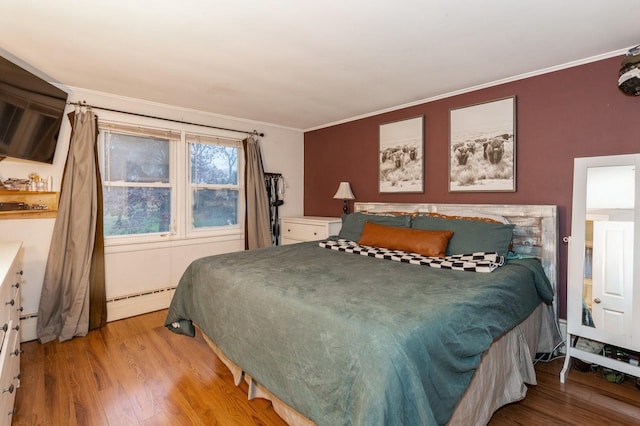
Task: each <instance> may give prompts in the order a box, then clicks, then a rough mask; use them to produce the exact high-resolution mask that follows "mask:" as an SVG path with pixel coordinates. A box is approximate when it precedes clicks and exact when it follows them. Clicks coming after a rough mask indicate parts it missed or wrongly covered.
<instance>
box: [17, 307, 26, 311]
mask: <svg viewBox="0 0 640 426" xmlns="http://www.w3.org/2000/svg"><path fill="white" fill-rule="evenodd" d="M16 311H18V312H22V311H24V307H23V306H20V307H19V308H18V309H16Z"/></svg>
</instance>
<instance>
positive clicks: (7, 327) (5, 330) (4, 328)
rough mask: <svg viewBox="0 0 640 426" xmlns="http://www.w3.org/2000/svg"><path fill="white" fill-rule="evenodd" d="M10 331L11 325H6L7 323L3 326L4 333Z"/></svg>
mask: <svg viewBox="0 0 640 426" xmlns="http://www.w3.org/2000/svg"><path fill="white" fill-rule="evenodd" d="M8 329H9V324H6V323H5V324H4V325H3V326H2V331H4V332H5V333H6V332H7V330H8Z"/></svg>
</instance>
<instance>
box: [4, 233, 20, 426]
mask: <svg viewBox="0 0 640 426" xmlns="http://www.w3.org/2000/svg"><path fill="white" fill-rule="evenodd" d="M21 247H22V243H19V242H10V243H0V284H1V285H0V340H1V342H2V344H1V345H0V392H1V393H0V426H4V425H10V424H11V419H12V418H13V414H14V402H15V399H16V390H17V388H19V387H20V353H21V351H20V311H21V310H22V309H21V307H20V285H21V281H22V267H21V264H20V248H21Z"/></svg>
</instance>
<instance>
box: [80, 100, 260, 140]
mask: <svg viewBox="0 0 640 426" xmlns="http://www.w3.org/2000/svg"><path fill="white" fill-rule="evenodd" d="M67 105H76V106H79V107H87V108H95V109H101V110H103V111H110V112H119V113H121V114H129V115H135V116H137V117H144V118H154V119H156V120H164V121H171V122H174V123H181V124H189V125H192V126H200V127H208V128H210V129H217V130H227V131H229V132H236V133H244V134H247V135H258V136H260V137H261V138H262V137H264V133H258V132H257V131H256V130H253V131H251V132H247V131H246V130H238V129H228V128H226V127H218V126H210V125H208V124H198V123H191V122H188V121H181V120H173V119H171V118H163V117H156V116H154V115H146V114H138V113H136V112H129V111H122V110H119V109H111V108H104V107H99V106H95V105H89V104H88V103H86V102H85V101H82V102H67Z"/></svg>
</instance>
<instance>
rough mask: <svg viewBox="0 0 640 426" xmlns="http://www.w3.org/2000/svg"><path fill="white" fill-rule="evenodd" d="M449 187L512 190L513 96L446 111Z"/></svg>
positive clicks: (514, 160) (472, 189) (453, 189)
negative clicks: (447, 114) (448, 112)
mask: <svg viewBox="0 0 640 426" xmlns="http://www.w3.org/2000/svg"><path fill="white" fill-rule="evenodd" d="M449 130H450V135H449V191H450V192H458V191H460V192H464V191H484V192H501V191H506V192H508V191H511V192H513V191H515V190H516V181H515V176H516V173H515V172H516V170H515V164H516V155H515V154H516V132H515V97H509V98H505V99H499V100H496V101H491V102H486V103H481V104H477V105H471V106H467V107H463V108H458V109H452V110H451V111H450V122H449Z"/></svg>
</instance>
